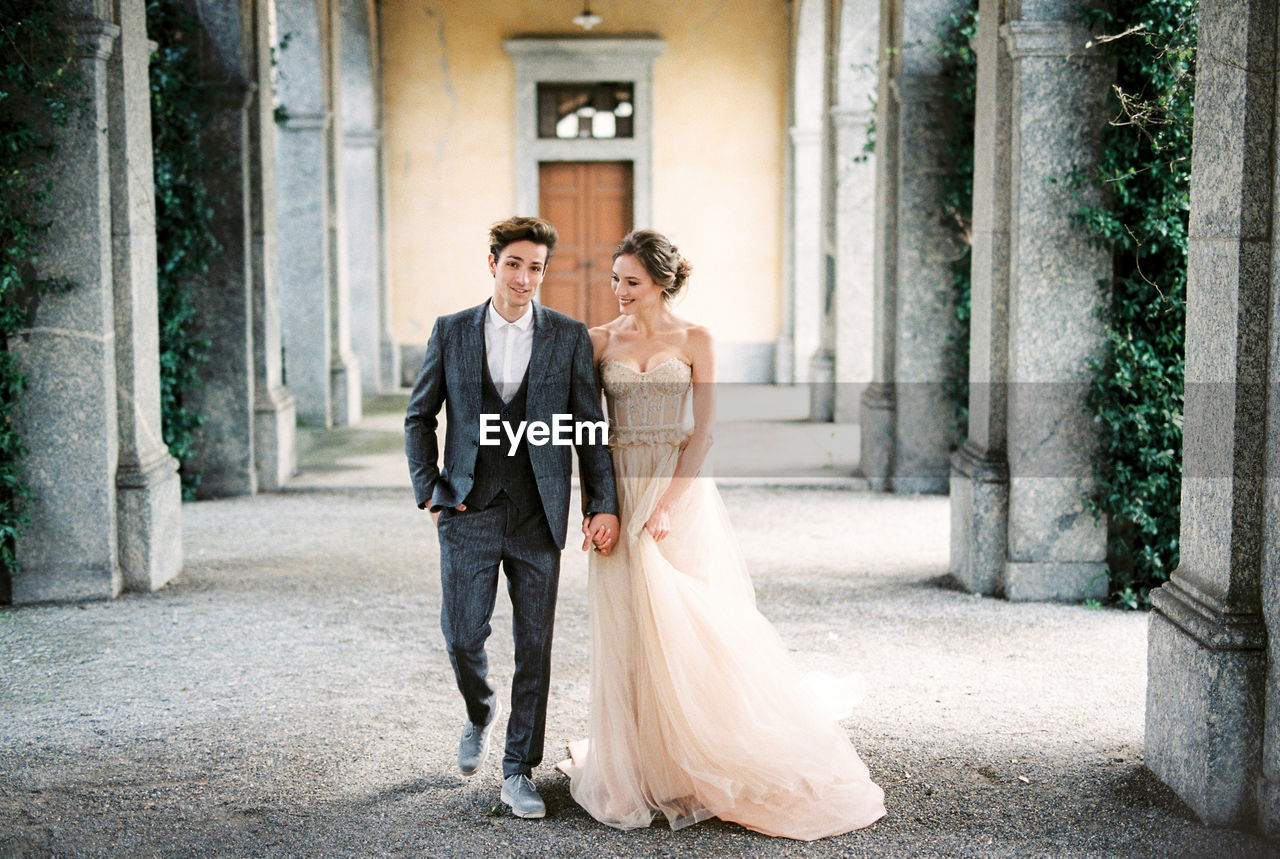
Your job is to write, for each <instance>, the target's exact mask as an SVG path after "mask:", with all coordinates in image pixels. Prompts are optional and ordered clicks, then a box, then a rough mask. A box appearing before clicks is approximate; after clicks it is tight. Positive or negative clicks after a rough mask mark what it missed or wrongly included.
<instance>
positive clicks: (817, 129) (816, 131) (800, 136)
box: [787, 125, 822, 146]
mask: <svg viewBox="0 0 1280 859" xmlns="http://www.w3.org/2000/svg"><path fill="white" fill-rule="evenodd" d="M787 134H788V136H789V137H790V138H791V143H792V145H794V146H804V145H805V144H809V145H813V146H816V145H817V144H819V143H821V142H822V128H821V126H816V125H815V126H811V127H810V126H806V127H803V128H802V127H800V126H795V125H793V126H791V127H790V128H788V129H787Z"/></svg>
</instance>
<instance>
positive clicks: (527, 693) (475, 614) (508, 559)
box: [437, 492, 560, 778]
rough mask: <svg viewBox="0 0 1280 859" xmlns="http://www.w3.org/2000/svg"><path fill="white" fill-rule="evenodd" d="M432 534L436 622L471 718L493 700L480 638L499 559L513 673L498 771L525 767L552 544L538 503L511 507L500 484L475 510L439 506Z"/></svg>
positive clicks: (548, 628)
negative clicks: (435, 539) (435, 540)
mask: <svg viewBox="0 0 1280 859" xmlns="http://www.w3.org/2000/svg"><path fill="white" fill-rule="evenodd" d="M437 535H438V536H439V540H440V588H441V604H440V628H441V629H442V630H443V632H444V641H445V647H446V649H447V650H448V652H449V661H450V663H452V665H453V673H454V677H455V678H456V680H457V682H458V690H459V691H460V692H461V693H462V698H463V701H465V702H466V707H467V718H468V719H469V720H470V721H471V723H472V724H474V725H486V724H488V723H489V720H490V719H492V718H493V712H494V705H495V704H496V703H497V698H496V697H495V692H494V689H493V686H492V685H491V684H490V683H489V677H488V674H489V659H488V656H487V655H486V654H485V642H486V641H487V640H488V638H489V633H490V632H491V631H492V627H491V626H490V621H491V620H492V618H493V606H494V601H495V599H496V597H497V593H498V568H499V566H501V568H502V572H503V574H504V575H505V576H506V579H507V594H508V596H509V597H510V598H511V614H512V637H513V639H514V643H515V676H514V677H513V678H512V681H511V710H510V716H509V717H508V719H507V745H506V753H505V755H504V756H503V759H502V774H503V777H504V778H505V777H507V776H512V775H515V774H517V773H524V774H526V775H528V774H529V773H530V772H531V771H532V769H533V768H534V767H536V766H537V765H538V764H539V763H540V762H541V761H542V744H543V736H544V734H545V731H546V722H547V691H548V688H549V685H550V682H551V633H552V627H553V625H554V622H555V613H556V592H557V589H558V587H559V583H560V549H559V548H558V547H557V546H556V544H555V541H554V540H553V539H552V537H551V531H550V528H549V527H548V526H547V517H546V514H545V513H544V512H543V511H542V509H541V508H540V507H536V508H534V509H532V510H518V509H517V508H516V506H515V505H514V504H513V503H512V502H511V499H510V498H509V497H508V496H507V494H506V493H505V492H500V493H499V494H498V495H497V497H495V498H494V499H493V501H492V502H491V503H490V504H489V505H488V506H486V507H485V508H483V509H481V510H476V509H472V508H468V509H467V510H464V511H461V512H460V511H457V510H454V509H452V508H450V507H445V508H444V509H442V510H441V511H440V519H439V523H438V526H437Z"/></svg>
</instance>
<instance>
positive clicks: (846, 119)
mask: <svg viewBox="0 0 1280 859" xmlns="http://www.w3.org/2000/svg"><path fill="white" fill-rule="evenodd" d="M827 116H829V117H830V119H831V123H832V125H834V126H836V128H839V129H846V128H852V129H858V128H862V127H863V126H865V125H866V124H867V123H868V122H871V121H872V120H873V119H875V116H876V112H875V111H874V110H871V109H869V108H852V107H833V108H831V110H829V111H827Z"/></svg>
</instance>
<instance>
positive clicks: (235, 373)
mask: <svg viewBox="0 0 1280 859" xmlns="http://www.w3.org/2000/svg"><path fill="white" fill-rule="evenodd" d="M197 6H198V8H196V7H197ZM192 11H193V12H194V13H197V14H198V17H199V19H200V21H201V23H202V24H203V27H204V31H203V34H202V41H201V65H202V69H201V72H202V74H203V76H204V81H203V85H204V87H205V89H206V92H207V93H208V97H209V99H210V100H211V101H212V103H213V104H214V106H215V108H214V114H213V118H212V120H211V121H210V123H209V126H208V127H207V128H206V129H205V130H204V133H203V134H202V135H201V137H200V145H201V147H202V148H203V149H204V151H205V152H206V153H207V155H208V158H209V160H210V162H211V163H216V164H219V165H220V166H219V169H217V170H211V171H210V172H209V174H208V175H207V176H206V177H205V181H206V183H207V185H208V188H209V194H210V196H211V197H212V199H213V200H214V201H216V202H215V204H214V219H213V231H214V235H215V236H216V238H217V240H218V243H219V244H220V245H221V246H222V250H221V251H220V252H219V253H218V254H216V255H215V256H214V258H213V260H212V262H211V264H210V267H209V272H208V274H207V275H206V276H205V277H204V278H201V279H200V280H198V281H197V282H196V285H195V289H193V291H192V295H191V300H192V303H193V304H194V305H195V307H196V308H197V313H196V316H195V324H196V326H197V330H198V331H199V332H200V333H201V334H202V335H203V336H205V337H207V338H208V339H209V342H210V344H211V349H210V351H209V361H208V362H207V363H206V364H205V365H204V366H203V367H202V368H201V371H200V385H199V386H197V387H196V389H195V390H194V391H193V392H192V397H191V400H192V408H193V409H195V411H197V412H199V413H200V414H202V415H204V417H205V423H204V426H203V427H201V429H200V441H199V444H198V446H197V451H196V455H195V457H194V458H193V460H192V465H193V467H194V468H197V469H199V470H200V472H201V474H202V476H201V480H200V485H199V487H198V488H197V490H196V492H197V494H198V495H199V496H200V497H202V498H216V497H222V496H230V495H251V494H253V493H255V492H257V490H258V471H257V461H256V451H255V449H254V448H255V440H254V407H255V391H254V387H255V386H254V381H255V380H254V376H255V368H254V360H253V354H254V345H253V268H252V265H251V257H252V246H253V235H252V230H251V227H250V213H249V169H250V168H249V162H250V155H249V110H248V108H249V105H250V104H251V103H252V101H253V97H254V87H253V84H252V82H251V79H250V75H249V71H248V70H249V68H250V66H249V60H248V56H247V55H248V53H249V52H250V51H251V50H252V45H253V36H252V34H253V28H252V26H251V21H250V20H248V19H246V17H245V16H244V14H243V12H244V8H243V7H242V6H241V4H240V2H239V0H218V2H211V0H198V2H197V0H193V8H192Z"/></svg>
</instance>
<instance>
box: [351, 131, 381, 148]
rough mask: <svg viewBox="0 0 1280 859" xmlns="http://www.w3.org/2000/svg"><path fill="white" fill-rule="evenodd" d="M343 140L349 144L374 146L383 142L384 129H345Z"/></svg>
mask: <svg viewBox="0 0 1280 859" xmlns="http://www.w3.org/2000/svg"><path fill="white" fill-rule="evenodd" d="M342 142H343V144H345V145H347V146H360V147H374V146H377V145H379V144H380V143H382V130H381V129H378V128H356V129H350V130H344V131H343V132H342Z"/></svg>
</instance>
